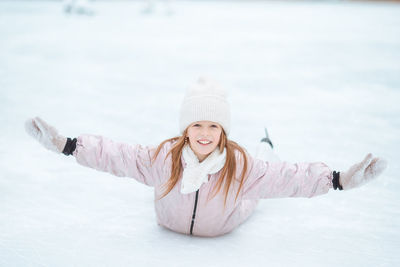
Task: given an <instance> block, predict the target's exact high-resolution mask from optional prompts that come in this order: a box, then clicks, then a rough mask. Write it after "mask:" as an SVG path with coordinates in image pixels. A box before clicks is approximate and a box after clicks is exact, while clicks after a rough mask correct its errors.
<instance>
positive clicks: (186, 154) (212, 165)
mask: <svg viewBox="0 0 400 267" xmlns="http://www.w3.org/2000/svg"><path fill="white" fill-rule="evenodd" d="M182 157H183V160H184V161H185V163H186V167H185V168H184V169H183V177H182V184H181V193H182V194H189V193H192V192H195V191H197V189H199V188H200V186H201V185H202V184H203V183H207V182H208V175H209V174H214V173H217V172H219V171H220V170H221V169H222V167H224V165H225V161H226V151H225V149H224V151H222V153H220V152H219V149H218V147H217V148H216V149H215V150H214V151H213V152H212V153H211V154H210V155H208V157H207V158H205V159H204V160H203V161H202V162H199V159H198V158H197V156H196V155H195V154H194V152H193V151H192V149H191V148H190V146H189V145H186V146H184V147H183V150H182Z"/></svg>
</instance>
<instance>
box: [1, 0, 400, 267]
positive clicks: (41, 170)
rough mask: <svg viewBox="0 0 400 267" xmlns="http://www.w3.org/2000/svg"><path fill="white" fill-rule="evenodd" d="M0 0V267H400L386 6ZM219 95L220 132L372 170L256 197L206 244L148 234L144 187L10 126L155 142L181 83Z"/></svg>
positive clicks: (283, 153) (398, 94)
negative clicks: (373, 176) (339, 187)
mask: <svg viewBox="0 0 400 267" xmlns="http://www.w3.org/2000/svg"><path fill="white" fill-rule="evenodd" d="M156 4H157V5H156V9H155V10H153V11H151V12H148V10H147V11H146V12H143V9H144V8H145V4H144V3H142V2H129V1H125V2H124V1H122V2H112V1H111V2H105V1H101V2H94V3H92V4H91V5H90V6H89V7H90V8H91V10H92V11H93V12H94V14H93V15H79V14H65V13H63V6H62V4H61V2H51V1H50V2H48V1H44V2H36V1H1V2H0V125H1V126H0V266H1V267H3V266H4V267H13V266H21V267H22V266H23V267H28V266H68V267H70V266H85V267H87V266H229V267H231V266H316V267H317V266H318V267H319V266H332V267H333V266H335V267H336V266H341V267H345V266H349V267H350V266H351V267H354V266H400V255H399V249H400V240H399V239H400V233H399V232H400V227H399V225H400V201H399V200H400V196H399V194H400V182H399V179H400V178H399V173H400V168H399V161H400V155H399V150H400V141H399V136H400V104H399V102H400V4H396V3H382V2H381V3H377V2H366V3H363V2H343V1H334V2H330V1H323V2H315V1H312V2H303V1H284V2H279V1H271V2H268V1H267V2H263V1H255V2H252V1H243V2H228V1H220V2H218V1H215V2H214V1H194V2H181V1H171V2H170V6H169V9H168V10H167V9H166V8H165V7H164V6H163V5H162V3H156ZM200 75H208V76H211V77H214V78H215V79H217V80H218V81H220V83H222V84H223V85H224V86H225V87H226V88H228V89H229V93H230V100H231V104H232V129H231V135H230V138H231V139H232V140H235V141H237V142H238V143H240V144H241V145H243V146H244V147H245V148H247V149H248V151H249V152H251V153H253V152H254V150H255V148H256V145H257V142H258V141H259V140H260V139H261V138H262V137H263V127H264V126H267V127H268V129H269V132H270V136H271V138H272V141H273V142H274V144H275V147H276V152H277V154H278V155H279V156H280V157H281V159H282V160H285V161H289V162H303V161H306V162H307V161H322V162H325V163H326V164H328V165H329V166H330V167H331V168H332V169H333V170H346V169H347V168H348V167H349V166H350V165H352V164H354V163H356V162H358V161H360V160H362V159H363V157H364V156H365V155H366V154H367V153H368V152H372V153H374V154H375V155H377V156H381V157H383V158H385V159H386V160H387V161H388V168H387V170H386V171H385V172H384V173H383V175H382V176H380V177H379V179H377V180H375V181H373V182H371V183H369V184H367V185H366V186H364V187H361V188H359V189H355V190H351V191H345V192H343V191H342V192H337V191H331V192H329V193H328V194H326V195H323V196H319V197H315V198H311V199H300V198H292V199H268V200H263V201H262V202H260V204H259V206H258V208H257V210H256V212H255V213H254V214H253V216H252V217H251V218H250V219H249V220H248V221H247V222H245V223H244V224H243V225H242V226H240V227H239V228H237V229H236V230H235V231H233V232H231V233H230V234H227V235H225V236H222V237H217V238H198V237H190V236H184V235H181V234H177V233H174V232H171V231H169V230H166V229H164V228H162V227H160V226H158V225H157V223H156V218H155V213H154V207H153V191H152V188H149V187H146V186H144V185H142V184H139V183H137V182H136V181H135V180H133V179H128V178H117V177H113V176H111V175H109V174H106V173H100V172H97V171H95V170H92V169H88V168H84V167H82V166H80V165H78V164H76V162H75V160H74V158H72V157H69V158H66V157H65V156H63V155H56V154H54V153H52V152H49V151H47V150H45V149H43V148H42V147H41V146H40V145H39V144H38V143H37V142H35V140H33V139H32V138H30V137H29V136H28V135H27V134H26V133H25V131H24V127H23V124H24V121H25V120H26V119H27V118H29V117H32V116H36V115H38V116H40V117H42V118H43V119H45V120H47V121H48V122H49V123H51V124H53V125H54V126H56V127H57V129H58V130H59V131H60V133H62V134H63V135H66V136H71V137H75V136H78V135H79V134H82V133H92V134H100V135H104V136H107V137H110V138H112V139H114V140H116V141H122V142H127V143H138V144H143V145H157V144H158V143H160V142H161V141H163V140H164V139H167V138H169V137H172V136H175V135H178V114H179V113H178V112H179V105H180V102H181V100H182V98H183V93H184V90H185V88H186V87H187V86H188V84H190V83H191V82H193V81H195V80H196V79H197V77H198V76H200Z"/></svg>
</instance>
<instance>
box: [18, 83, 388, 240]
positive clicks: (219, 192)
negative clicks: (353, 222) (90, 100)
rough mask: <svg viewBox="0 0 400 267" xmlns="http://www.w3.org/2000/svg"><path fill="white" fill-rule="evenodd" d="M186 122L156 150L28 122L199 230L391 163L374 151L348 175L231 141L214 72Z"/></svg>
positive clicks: (196, 92) (169, 218)
mask: <svg viewBox="0 0 400 267" xmlns="http://www.w3.org/2000/svg"><path fill="white" fill-rule="evenodd" d="M179 124H180V125H179V127H180V132H181V136H178V137H174V138H171V139H168V140H165V141H164V142H162V143H161V144H160V145H159V146H158V147H157V148H149V147H143V146H140V145H128V144H122V143H116V142H113V141H111V140H109V139H107V138H105V137H102V136H94V135H81V136H79V137H78V138H74V139H71V138H65V137H64V136H62V135H60V134H58V132H57V130H56V129H55V128H53V127H52V126H50V125H48V124H47V123H46V122H44V121H43V120H41V119H40V118H38V117H36V118H34V119H29V120H28V121H27V122H26V124H25V127H26V130H27V132H28V133H29V134H30V135H31V136H33V137H34V138H36V139H37V140H38V141H39V142H40V143H41V144H42V145H43V146H44V147H46V148H47V149H49V150H52V151H54V152H56V153H64V154H65V155H73V156H74V157H75V158H76V160H77V162H78V163H79V164H82V165H84V166H88V167H91V168H94V169H97V170H100V171H105V172H109V173H112V174H114V175H117V176H127V177H132V178H135V179H136V180H137V181H139V182H141V183H144V184H146V185H148V186H152V187H154V195H155V210H156V214H157V221H158V224H160V225H162V226H164V227H166V228H168V229H171V230H173V231H176V232H180V233H184V234H190V235H197V236H208V237H212V236H218V235H222V234H225V233H228V232H230V231H232V230H233V229H234V228H236V227H237V226H238V225H239V224H241V223H242V222H243V221H245V220H246V219H247V218H248V217H249V216H250V215H251V213H252V212H253V210H254V208H255V207H256V205H257V203H258V201H259V199H261V198H276V197H314V196H317V195H321V194H326V193H327V192H328V191H329V189H331V188H333V189H335V190H336V189H339V190H349V189H352V188H355V187H358V186H360V185H362V184H364V183H366V182H368V181H370V180H372V179H373V178H375V177H377V176H378V175H379V174H380V173H381V172H382V171H383V170H384V168H385V167H386V163H385V161H383V160H382V159H379V158H373V157H372V155H371V154H368V155H367V156H366V157H365V159H364V160H363V161H361V162H360V163H357V164H355V165H353V166H352V167H350V169H349V170H348V171H346V172H341V173H339V172H335V171H333V172H332V171H331V170H330V168H329V167H328V166H327V165H325V164H324V163H321V162H314V163H298V164H290V163H287V162H280V161H277V160H268V161H265V160H260V159H256V158H253V157H252V156H250V155H249V154H248V153H247V152H246V151H245V150H244V149H243V148H242V147H241V146H239V145H238V144H237V143H235V142H233V141H231V140H229V139H228V135H229V131H230V108H229V104H228V102H227V100H226V94H225V92H224V90H223V89H222V88H221V86H220V85H219V84H217V83H216V82H215V81H213V80H210V79H207V78H200V79H199V80H198V81H197V83H195V84H194V85H192V86H190V87H189V88H188V90H187V92H186V95H185V98H184V100H183V103H182V106H181V111H180V120H179ZM263 141H265V142H263V143H262V144H263V145H264V146H265V149H264V150H263V151H262V152H263V153H264V156H271V155H272V154H271V153H270V152H271V148H268V147H267V146H268V143H270V145H271V147H272V143H271V142H270V140H269V139H268V138H266V139H263ZM267 148H268V149H269V152H268V150H266V149H267Z"/></svg>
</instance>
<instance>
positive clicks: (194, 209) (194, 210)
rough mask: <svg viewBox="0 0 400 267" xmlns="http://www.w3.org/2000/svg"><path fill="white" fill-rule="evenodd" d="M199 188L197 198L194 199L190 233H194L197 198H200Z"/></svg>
mask: <svg viewBox="0 0 400 267" xmlns="http://www.w3.org/2000/svg"><path fill="white" fill-rule="evenodd" d="M199 190H200V189H197V191H196V199H195V200H194V208H193V215H192V224H191V225H190V235H193V226H194V218H195V217H196V208H197V199H198V198H199Z"/></svg>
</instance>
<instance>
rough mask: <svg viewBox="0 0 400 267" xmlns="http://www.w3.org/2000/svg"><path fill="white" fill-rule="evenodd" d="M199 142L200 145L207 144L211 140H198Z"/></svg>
mask: <svg viewBox="0 0 400 267" xmlns="http://www.w3.org/2000/svg"><path fill="white" fill-rule="evenodd" d="M197 143H199V144H200V145H203V146H206V145H209V144H211V143H212V142H211V141H207V140H198V141H197Z"/></svg>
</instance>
